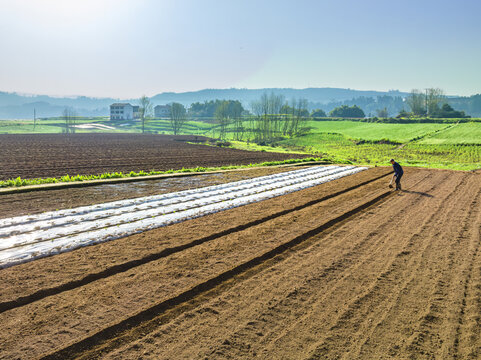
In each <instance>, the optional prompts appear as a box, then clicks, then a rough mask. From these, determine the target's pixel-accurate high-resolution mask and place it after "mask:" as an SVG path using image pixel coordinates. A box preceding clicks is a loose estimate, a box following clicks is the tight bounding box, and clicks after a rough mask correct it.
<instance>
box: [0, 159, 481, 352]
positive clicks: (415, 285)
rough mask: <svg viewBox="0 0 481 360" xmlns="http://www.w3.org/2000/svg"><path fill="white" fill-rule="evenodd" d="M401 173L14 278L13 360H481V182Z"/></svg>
mask: <svg viewBox="0 0 481 360" xmlns="http://www.w3.org/2000/svg"><path fill="white" fill-rule="evenodd" d="M389 172H390V169H388V168H375V169H370V170H368V171H365V172H361V173H358V174H356V175H353V176H350V177H346V178H342V179H339V180H336V181H334V182H331V183H327V184H323V185H320V186H317V187H314V188H311V189H306V190H303V191H300V192H297V193H293V194H289V195H286V196H282V197H279V198H274V199H270V200H267V201H264V202H260V203H256V204H251V205H248V206H244V207H240V208H237V209H232V210H229V211H225V212H222V213H218V214H214V215H209V216H206V217H203V218H199V219H195V220H191V221H187V222H184V223H180V224H176V225H172V226H168V227H165V228H161V229H156V230H153V231H149V232H145V233H143V234H139V235H135V236H131V237H127V238H124V239H120V240H117V241H112V242H108V243H102V244H99V245H95V246H91V247H87V248H82V249H79V250H76V251H73V252H70V253H64V254H61V255H57V256H53V257H50V258H44V259H40V260H37V261H34V262H31V263H27V264H23V265H19V266H15V267H12V268H8V269H4V270H0V274H1V276H0V288H2V292H1V294H0V329H1V330H2V331H1V332H0V349H1V350H0V358H2V359H17V358H22V359H30V358H47V359H65V358H83V359H93V358H99V359H100V358H102V359H103V358H106V359H139V358H143V359H173V358H175V359H226V358H230V359H240V358H246V359H251V358H255V357H256V358H264V359H386V358H401V359H435V358H439V359H460V358H472V359H477V358H479V356H480V355H481V354H480V349H481V338H480V337H479V333H480V328H481V321H480V310H479V309H480V304H481V290H480V289H481V252H480V251H479V245H480V240H481V239H480V225H481V211H480V209H481V208H480V194H481V178H480V176H481V175H480V174H474V173H466V172H453V171H436V170H427V169H407V170H406V175H405V181H404V186H405V188H406V190H405V191H403V192H391V191H388V189H387V182H388V181H389V178H388V176H389Z"/></svg>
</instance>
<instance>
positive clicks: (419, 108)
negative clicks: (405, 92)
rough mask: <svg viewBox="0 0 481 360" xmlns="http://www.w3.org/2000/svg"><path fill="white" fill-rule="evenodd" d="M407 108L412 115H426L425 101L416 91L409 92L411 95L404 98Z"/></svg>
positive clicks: (419, 92)
mask: <svg viewBox="0 0 481 360" xmlns="http://www.w3.org/2000/svg"><path fill="white" fill-rule="evenodd" d="M406 102H407V104H408V106H409V107H410V108H411V112H412V113H413V115H425V114H426V101H425V96H424V94H423V93H422V92H421V91H419V90H417V89H414V90H411V93H410V94H409V96H408V97H407V98H406Z"/></svg>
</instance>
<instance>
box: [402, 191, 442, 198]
mask: <svg viewBox="0 0 481 360" xmlns="http://www.w3.org/2000/svg"><path fill="white" fill-rule="evenodd" d="M402 192H403V193H406V194H415V195H421V196H426V197H430V198H432V197H434V196H433V195H431V194H428V193H425V192H420V191H411V190H402Z"/></svg>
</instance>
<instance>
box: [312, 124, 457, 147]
mask: <svg viewBox="0 0 481 360" xmlns="http://www.w3.org/2000/svg"><path fill="white" fill-rule="evenodd" d="M307 126H309V127H311V128H312V130H311V132H313V133H338V134H342V135H345V136H347V137H350V138H353V139H362V140H367V141H379V140H383V139H389V140H391V141H393V142H399V143H404V142H407V141H409V140H411V139H414V138H417V137H419V136H423V135H425V134H427V133H431V132H434V131H438V130H441V129H444V128H446V127H447V126H448V125H446V124H380V123H367V122H359V121H309V122H308V123H307Z"/></svg>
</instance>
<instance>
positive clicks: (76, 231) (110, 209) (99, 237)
mask: <svg viewBox="0 0 481 360" xmlns="http://www.w3.org/2000/svg"><path fill="white" fill-rule="evenodd" d="M365 169H366V168H361V167H354V166H346V167H341V166H326V167H320V166H316V167H310V168H306V169H301V170H294V171H289V172H285V173H280V174H275V175H269V176H262V177H257V178H253V179H248V180H243V181H237V182H232V183H227V184H222V185H215V186H209V187H203V188H199V189H194V190H187V191H180V192H175V193H168V194H162V195H155V196H147V197H141V198H136V199H128V200H122V201H115V202H109V203H104V204H97V205H92V206H82V207H77V208H74V209H67V210H60V211H52V212H46V213H43V214H38V215H32V216H19V217H14V218H7V219H0V268H2V267H8V266H12V265H16V264H20V263H23V262H27V261H31V260H35V259H38V258H41V257H45V256H49V255H55V254H59V253H62V252H66V251H71V250H73V249H76V248H78V247H81V246H87V245H92V244H96V243H100V242H104V241H109V240H114V239H118V238H121V237H125V236H128V235H132V234H135V233H140V232H142V231H146V230H150V229H154V228H158V227H161V226H166V225H169V224H173V223H177V222H180V221H184V220H188V219H193V218H196V217H200V216H204V215H207V214H212V213H215V212H218V211H222V210H227V209H231V208H234V207H238V206H242V205H246V204H250V203H253V202H257V201H261V200H265V199H269V198H272V197H275V196H280V195H284V194H287V193H291V192H294V191H298V190H301V189H305V188H308V187H311V186H315V185H319V184H322V183H325V182H328V181H331V180H334V179H338V178H341V177H343V176H347V175H351V174H354V173H356V172H359V171H362V170H365Z"/></svg>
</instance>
